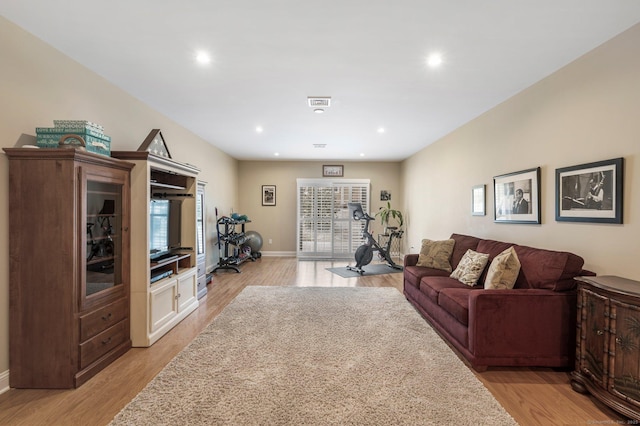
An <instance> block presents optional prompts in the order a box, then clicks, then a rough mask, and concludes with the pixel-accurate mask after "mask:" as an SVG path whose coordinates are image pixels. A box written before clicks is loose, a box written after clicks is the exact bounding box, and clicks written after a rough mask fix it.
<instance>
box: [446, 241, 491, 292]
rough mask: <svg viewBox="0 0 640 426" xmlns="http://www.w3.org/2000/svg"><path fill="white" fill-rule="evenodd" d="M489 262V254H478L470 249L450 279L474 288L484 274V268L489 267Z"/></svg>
mask: <svg viewBox="0 0 640 426" xmlns="http://www.w3.org/2000/svg"><path fill="white" fill-rule="evenodd" d="M488 261H489V255H488V254H486V253H478V252H477V251H473V250H471V249H468V250H467V251H466V253H465V254H464V256H462V259H460V263H458V267H457V268H456V270H455V271H453V272H452V273H451V275H450V277H451V278H455V279H456V280H458V281H460V282H461V283H462V284H466V285H468V286H470V287H473V286H474V285H476V283H477V282H478V278H480V275H481V274H482V271H484V267H485V266H487V262H488Z"/></svg>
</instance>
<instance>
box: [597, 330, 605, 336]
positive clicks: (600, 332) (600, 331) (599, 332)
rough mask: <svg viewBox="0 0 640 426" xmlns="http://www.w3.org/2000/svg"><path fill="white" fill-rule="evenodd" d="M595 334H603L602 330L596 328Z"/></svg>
mask: <svg viewBox="0 0 640 426" xmlns="http://www.w3.org/2000/svg"><path fill="white" fill-rule="evenodd" d="M596 334H597V335H598V336H602V335H603V334H604V332H603V331H602V330H598V331H596Z"/></svg>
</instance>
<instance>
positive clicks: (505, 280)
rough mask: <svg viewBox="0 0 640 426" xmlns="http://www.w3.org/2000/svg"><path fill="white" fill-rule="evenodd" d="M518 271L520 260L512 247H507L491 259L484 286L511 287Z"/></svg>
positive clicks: (502, 288)
mask: <svg viewBox="0 0 640 426" xmlns="http://www.w3.org/2000/svg"><path fill="white" fill-rule="evenodd" d="M518 273H520V260H519V259H518V255H517V254H516V251H515V250H514V249H513V247H509V248H508V249H506V250H505V251H503V252H502V253H500V254H499V255H497V256H496V257H495V258H494V259H493V260H492V261H491V265H490V266H489V271H488V272H487V278H486V280H485V281H484V288H486V289H492V290H505V289H511V288H513V286H514V285H515V283H516V280H517V279H518Z"/></svg>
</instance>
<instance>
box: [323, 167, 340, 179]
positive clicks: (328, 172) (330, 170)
mask: <svg viewBox="0 0 640 426" xmlns="http://www.w3.org/2000/svg"><path fill="white" fill-rule="evenodd" d="M343 176H344V166H336V165H330V166H322V177H343Z"/></svg>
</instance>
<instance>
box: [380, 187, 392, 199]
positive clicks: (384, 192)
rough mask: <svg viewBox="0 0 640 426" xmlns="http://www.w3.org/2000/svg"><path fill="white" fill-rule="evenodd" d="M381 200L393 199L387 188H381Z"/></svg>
mask: <svg viewBox="0 0 640 426" xmlns="http://www.w3.org/2000/svg"><path fill="white" fill-rule="evenodd" d="M380 201H391V192H390V191H387V190H386V189H383V190H381V191H380Z"/></svg>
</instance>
